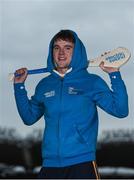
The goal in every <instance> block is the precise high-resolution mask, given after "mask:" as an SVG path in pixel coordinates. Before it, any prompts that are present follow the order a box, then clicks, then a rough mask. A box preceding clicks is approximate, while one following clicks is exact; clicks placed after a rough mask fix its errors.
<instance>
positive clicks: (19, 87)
mask: <svg viewBox="0 0 134 180" xmlns="http://www.w3.org/2000/svg"><path fill="white" fill-rule="evenodd" d="M14 91H15V93H19V94H21V93H22V94H23V93H25V92H26V90H25V85H24V83H14Z"/></svg>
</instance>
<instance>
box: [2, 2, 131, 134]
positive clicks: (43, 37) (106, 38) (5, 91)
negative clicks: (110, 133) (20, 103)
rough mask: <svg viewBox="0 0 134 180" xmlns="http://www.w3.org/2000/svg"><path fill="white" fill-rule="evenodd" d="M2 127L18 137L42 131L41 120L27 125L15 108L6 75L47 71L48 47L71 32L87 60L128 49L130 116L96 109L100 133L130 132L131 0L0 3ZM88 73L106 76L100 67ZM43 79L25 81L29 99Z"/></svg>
mask: <svg viewBox="0 0 134 180" xmlns="http://www.w3.org/2000/svg"><path fill="white" fill-rule="evenodd" d="M0 13H1V14H0V25H1V29H0V52H1V53H0V65H1V67H0V68H1V69H0V126H1V127H14V128H16V129H17V130H18V131H19V132H20V133H22V135H25V134H27V133H29V132H31V131H32V130H33V129H34V128H43V126H44V123H43V118H42V119H41V120H40V121H39V122H37V123H36V124H35V125H33V126H31V127H28V126H25V125H24V124H23V123H22V121H21V119H20V117H19V115H18V112H17V109H16V105H15V101H14V95H13V85H12V83H11V82H8V80H7V76H8V73H10V72H14V71H15V70H16V69H18V68H20V67H27V68H28V69H34V68H41V67H46V59H47V55H48V45H49V42H50V40H51V38H52V37H53V35H54V34H55V33H57V32H58V31H59V30H61V29H72V30H74V31H75V32H77V34H78V35H79V37H80V39H81V40H82V41H83V43H84V44H85V46H86V50H87V54H88V58H89V59H91V58H94V57H97V56H99V55H100V54H101V53H103V52H104V51H108V50H111V49H114V48H116V47H118V46H124V47H127V48H128V49H129V50H130V51H131V59H130V61H129V62H128V63H127V64H126V65H125V66H123V67H122V68H121V74H122V77H123V79H124V81H125V83H126V86H127V90H128V94H129V107H130V113H129V116H128V117H126V118H124V119H121V120H120V119H117V118H114V117H112V116H110V115H108V114H106V113H105V112H103V111H102V110H99V117H100V127H99V133H101V132H102V130H105V129H115V130H116V129H132V128H134V119H133V118H134V110H133V107H134V96H133V92H134V86H133V81H134V80H133V79H134V60H133V52H134V48H133V47H134V1H133V0H92V1H91V0H87V1H86V0H0ZM88 70H89V72H92V73H95V74H98V75H100V76H101V77H102V78H103V79H105V80H106V82H107V83H108V85H110V81H109V77H108V75H107V74H106V73H104V72H102V70H100V69H99V68H89V69H88ZM43 76H44V75H31V76H29V77H28V79H27V81H26V88H27V90H28V95H29V97H30V96H31V95H32V94H33V93H34V89H35V86H36V84H37V83H38V81H39V80H40V79H41V78H42V77H43Z"/></svg>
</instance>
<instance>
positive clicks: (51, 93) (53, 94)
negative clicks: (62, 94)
mask: <svg viewBox="0 0 134 180" xmlns="http://www.w3.org/2000/svg"><path fill="white" fill-rule="evenodd" d="M44 95H45V97H46V98H48V97H52V96H55V91H49V92H46V93H44Z"/></svg>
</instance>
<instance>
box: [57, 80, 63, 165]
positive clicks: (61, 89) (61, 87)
mask: <svg viewBox="0 0 134 180" xmlns="http://www.w3.org/2000/svg"><path fill="white" fill-rule="evenodd" d="M60 81H61V86H60V112H59V119H58V159H59V164H61V159H60V121H61V113H62V91H63V78H61V79H60Z"/></svg>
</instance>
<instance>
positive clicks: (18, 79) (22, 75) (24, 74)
mask: <svg viewBox="0 0 134 180" xmlns="http://www.w3.org/2000/svg"><path fill="white" fill-rule="evenodd" d="M15 73H17V74H20V76H17V77H14V83H15V84H16V83H23V82H24V81H25V80H26V78H27V68H21V69H18V70H16V71H15Z"/></svg>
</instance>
